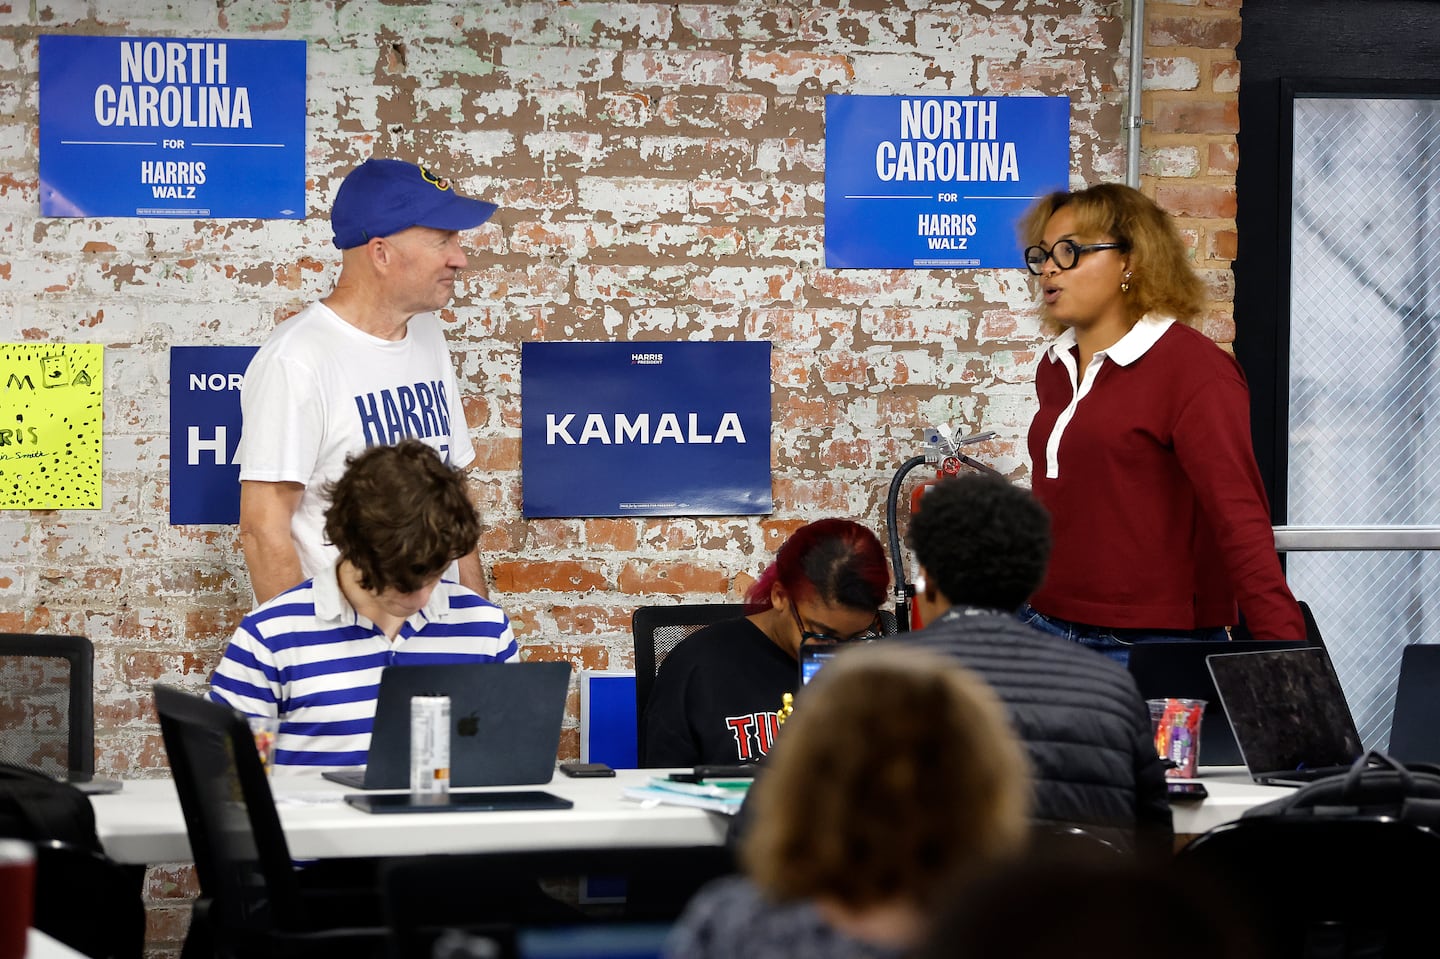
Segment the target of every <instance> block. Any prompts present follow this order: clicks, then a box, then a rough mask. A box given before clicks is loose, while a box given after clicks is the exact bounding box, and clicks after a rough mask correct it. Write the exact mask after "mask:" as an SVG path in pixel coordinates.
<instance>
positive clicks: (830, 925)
mask: <svg viewBox="0 0 1440 959" xmlns="http://www.w3.org/2000/svg"><path fill="white" fill-rule="evenodd" d="M766 766H767V769H766V772H765V775H764V776H763V777H761V778H760V779H758V780H756V782H755V785H754V786H753V787H751V795H750V796H749V797H747V800H746V802H747V805H750V806H751V807H752V808H751V822H750V826H749V828H748V831H747V832H746V834H745V836H744V838H743V839H742V840H741V842H740V861H741V864H742V866H743V868H744V875H743V876H740V877H729V878H726V879H721V880H717V881H716V882H715V883H712V884H711V885H709V886H707V887H705V888H704V889H702V890H701V891H700V893H699V894H697V895H696V897H695V898H694V899H693V900H692V901H691V902H690V904H689V905H688V906H687V907H686V910H685V913H684V914H683V915H682V916H681V918H680V920H679V921H678V923H677V924H676V926H675V928H674V930H673V931H672V934H671V937H670V940H669V942H668V943H667V946H666V955H667V956H673V957H677V959H678V957H685V959H732V957H733V959H770V957H776V959H781V957H783V959H811V957H815V959H818V957H827V959H841V957H847V959H848V957H854V959H882V957H898V956H901V955H903V954H904V953H905V950H907V949H909V948H911V947H913V946H914V945H916V944H917V943H919V942H920V941H922V940H923V938H924V936H925V934H926V931H927V929H928V925H929V917H930V916H931V915H932V914H933V912H934V910H935V908H936V906H937V903H936V902H935V901H934V897H935V896H936V895H937V893H939V892H940V891H942V890H948V889H949V888H951V886H952V885H953V884H954V883H957V882H961V881H963V880H964V879H965V878H967V877H968V876H970V875H972V874H974V873H976V872H979V871H983V870H987V869H989V868H991V867H993V866H995V865H996V864H998V863H1001V862H1004V861H1006V860H1008V859H1009V858H1010V857H1012V856H1015V855H1017V854H1019V853H1020V851H1021V850H1022V849H1023V848H1024V846H1025V844H1026V841H1027V831H1028V829H1029V814H1028V813H1029V796H1030V782H1029V775H1028V772H1027V766H1026V759H1025V755H1024V752H1023V750H1022V748H1021V746H1020V743H1019V741H1018V740H1017V739H1016V738H1015V735H1014V733H1012V732H1011V730H1010V725H1009V722H1008V721H1007V719H1006V716H1005V711H1004V708H1003V707H1002V706H1001V704H1000V702H999V701H998V700H997V699H996V697H995V695H994V693H993V692H991V690H990V688H989V687H988V686H987V685H986V684H985V683H984V681H982V680H981V679H979V678H978V677H977V676H975V675H974V674H973V673H971V672H969V671H968V670H966V669H964V668H963V667H961V666H959V665H958V664H956V663H954V662H953V661H952V660H950V659H949V658H947V657H945V656H943V655H940V654H937V653H932V652H929V651H926V650H921V649H918V648H914V647H909V646H905V645H901V644H897V643H893V642H889V641H881V642H878V643H870V644H864V645H861V646H856V647H852V648H848V649H846V650H844V651H843V652H841V653H840V655H838V656H837V657H836V658H835V660H834V662H832V663H830V664H829V665H827V666H826V667H825V668H824V669H823V670H821V671H820V672H819V673H818V674H817V675H816V677H815V679H814V680H813V681H812V682H811V683H810V684H809V685H807V686H806V687H805V688H804V689H803V690H801V692H800V693H799V694H798V695H797V701H796V704H795V711H794V713H793V714H792V716H791V717H790V718H789V719H788V720H787V721H786V723H785V725H784V727H783V728H782V730H781V733H780V737H779V739H778V741H777V742H776V745H775V749H774V750H773V751H772V753H771V755H770V758H769V759H768V760H767V761H766Z"/></svg>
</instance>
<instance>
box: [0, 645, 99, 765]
mask: <svg viewBox="0 0 1440 959" xmlns="http://www.w3.org/2000/svg"><path fill="white" fill-rule="evenodd" d="M94 661H95V652H94V649H93V647H92V646H91V644H90V640H88V639H86V638H85V637H83V636H45V635H39V634H31V633H0V716H4V717H5V718H4V723H3V726H4V730H5V735H4V736H0V761H3V762H7V763H14V764H15V765H17V766H25V767H27V768H29V769H37V770H39V771H41V772H45V773H50V774H52V775H59V774H61V773H64V772H66V771H74V772H81V773H93V772H95V712H94V695H95V694H94V689H93V679H92V674H93V669H94Z"/></svg>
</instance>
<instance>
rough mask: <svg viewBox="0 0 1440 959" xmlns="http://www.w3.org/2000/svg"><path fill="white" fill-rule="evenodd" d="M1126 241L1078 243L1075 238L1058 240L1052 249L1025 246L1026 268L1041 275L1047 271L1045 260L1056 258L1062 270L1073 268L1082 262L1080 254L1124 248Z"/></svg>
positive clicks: (1057, 264)
mask: <svg viewBox="0 0 1440 959" xmlns="http://www.w3.org/2000/svg"><path fill="white" fill-rule="evenodd" d="M1127 248H1128V245H1127V244H1125V243H1076V242H1075V241H1074V240H1058V241H1056V243H1055V245H1054V246H1052V247H1051V248H1050V249H1048V250H1047V249H1045V248H1044V247H1043V246H1040V245H1038V244H1037V245H1035V246H1030V247H1026V248H1025V269H1027V270H1029V271H1030V272H1031V273H1034V274H1035V275H1036V276H1039V275H1040V274H1041V273H1044V272H1045V261H1046V260H1054V261H1055V265H1056V266H1058V267H1059V268H1060V269H1062V270H1073V269H1075V264H1076V263H1079V262H1080V254H1082V253H1093V252H1094V251H1096V250H1124V249H1127Z"/></svg>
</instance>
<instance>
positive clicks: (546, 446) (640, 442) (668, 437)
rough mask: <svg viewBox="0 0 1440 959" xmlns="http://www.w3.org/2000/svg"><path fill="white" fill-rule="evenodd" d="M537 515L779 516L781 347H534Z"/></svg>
mask: <svg viewBox="0 0 1440 959" xmlns="http://www.w3.org/2000/svg"><path fill="white" fill-rule="evenodd" d="M520 391H521V400H520V407H521V438H520V449H521V460H522V474H523V484H524V514H525V515H526V516H716V515H742V514H757V513H768V512H770V511H771V509H772V503H771V497H770V344H769V343H763V342H762V343H728V342H727V343H688V342H687V343H668V342H667V343H525V344H523V345H522V346H521V348H520Z"/></svg>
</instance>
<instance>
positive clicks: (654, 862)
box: [380, 846, 735, 959]
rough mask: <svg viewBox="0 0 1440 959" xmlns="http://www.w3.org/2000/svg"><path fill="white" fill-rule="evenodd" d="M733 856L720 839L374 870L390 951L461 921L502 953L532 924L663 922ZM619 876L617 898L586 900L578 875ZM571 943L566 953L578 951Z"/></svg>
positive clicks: (405, 951) (398, 957)
mask: <svg viewBox="0 0 1440 959" xmlns="http://www.w3.org/2000/svg"><path fill="white" fill-rule="evenodd" d="M734 868H735V865H734V861H733V859H732V858H731V855H730V852H729V851H728V850H727V849H725V848H724V847H721V846H695V847H670V848H666V847H631V848H612V849H604V848H594V849H590V848H587V849H557V850H545V851H533V852H495V853H471V854H463V855H453V856H414V857H406V858H401V859H392V860H387V861H386V862H385V863H384V864H383V865H382V866H381V871H380V876H381V889H382V892H383V896H384V902H385V918H386V924H387V925H388V926H389V928H390V932H391V949H390V955H391V956H392V957H394V959H411V957H415V956H429V955H432V953H433V950H434V946H435V942H436V940H437V939H438V938H439V937H440V936H441V935H443V934H444V933H446V932H448V931H452V930H454V931H459V932H463V933H466V934H468V935H471V936H475V937H477V938H483V939H486V940H489V942H490V943H491V944H492V945H493V947H494V948H495V949H496V951H497V952H498V954H499V956H501V957H508V956H510V955H513V954H514V952H515V949H516V938H517V935H518V934H519V933H521V932H522V931H523V930H526V929H529V928H534V927H541V928H546V927H563V928H571V929H577V930H578V929H582V928H589V927H592V926H597V925H612V924H619V925H625V926H631V925H635V924H645V925H664V924H668V923H672V922H673V921H674V920H675V919H676V918H678V917H679V915H680V913H681V911H682V910H683V909H684V908H685V904H686V903H687V902H689V900H690V898H691V897H692V896H693V895H694V894H695V892H697V891H698V890H699V889H700V887H701V886H703V885H704V884H705V883H707V882H709V881H710V880H712V879H715V878H718V877H720V876H724V875H728V874H730V873H732V872H733V871H734ZM597 876H598V877H604V879H605V881H606V883H607V885H610V886H614V885H615V884H616V883H621V882H623V890H624V902H623V904H616V903H614V902H612V901H609V900H608V897H607V900H606V901H604V902H599V903H587V902H584V901H582V899H581V897H580V889H581V886H580V882H581V880H582V879H583V878H585V877H597ZM582 954H585V953H580V952H574V953H566V955H577V956H578V955H582Z"/></svg>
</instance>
